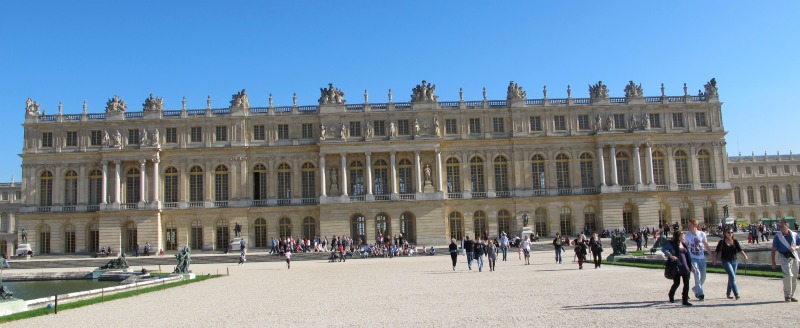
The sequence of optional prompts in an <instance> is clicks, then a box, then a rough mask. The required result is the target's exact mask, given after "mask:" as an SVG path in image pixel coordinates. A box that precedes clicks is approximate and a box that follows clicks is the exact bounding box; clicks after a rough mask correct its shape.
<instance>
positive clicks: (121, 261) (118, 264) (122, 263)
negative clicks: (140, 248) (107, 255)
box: [100, 252, 128, 269]
mask: <svg viewBox="0 0 800 328" xmlns="http://www.w3.org/2000/svg"><path fill="white" fill-rule="evenodd" d="M127 268H128V261H127V260H125V252H119V257H118V258H116V259H113V260H111V261H108V263H106V264H105V265H104V266H101V267H100V269H127Z"/></svg>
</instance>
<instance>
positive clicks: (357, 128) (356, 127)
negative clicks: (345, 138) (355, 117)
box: [350, 121, 361, 137]
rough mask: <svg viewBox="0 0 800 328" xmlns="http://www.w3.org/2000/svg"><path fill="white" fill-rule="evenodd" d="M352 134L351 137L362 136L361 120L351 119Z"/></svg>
mask: <svg viewBox="0 0 800 328" xmlns="http://www.w3.org/2000/svg"><path fill="white" fill-rule="evenodd" d="M350 136H351V137H360V136H361V122H356V121H350Z"/></svg>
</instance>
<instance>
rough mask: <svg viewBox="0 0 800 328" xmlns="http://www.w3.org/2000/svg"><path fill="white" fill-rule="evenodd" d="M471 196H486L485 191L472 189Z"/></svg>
mask: <svg viewBox="0 0 800 328" xmlns="http://www.w3.org/2000/svg"><path fill="white" fill-rule="evenodd" d="M472 198H486V192H483V191H473V192H472Z"/></svg>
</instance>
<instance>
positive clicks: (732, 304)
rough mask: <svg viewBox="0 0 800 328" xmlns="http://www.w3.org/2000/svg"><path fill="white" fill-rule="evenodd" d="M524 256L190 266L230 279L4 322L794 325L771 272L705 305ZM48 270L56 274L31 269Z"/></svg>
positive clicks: (543, 256)
mask: <svg viewBox="0 0 800 328" xmlns="http://www.w3.org/2000/svg"><path fill="white" fill-rule="evenodd" d="M551 254H552V253H551V252H534V254H533V265H530V266H525V265H523V264H522V261H520V260H518V259H517V257H516V256H517V255H516V253H514V254H513V255H512V256H511V258H510V259H509V261H507V262H499V263H498V269H497V271H495V272H488V268H486V269H487V270H485V271H484V272H480V273H479V272H477V268H473V270H472V271H468V270H467V267H466V265H465V258H464V257H460V258H459V260H460V262H459V264H458V266H457V268H456V271H455V272H454V271H452V269H451V267H450V263H449V261H450V259H449V257H447V256H434V257H427V256H418V257H412V258H395V259H382V258H381V259H369V260H352V261H348V262H345V263H327V262H324V261H319V260H315V261H295V262H293V263H292V268H291V270H287V269H286V265H285V263H280V262H261V263H247V264H246V265H244V266H241V267H239V266H237V265H235V264H229V263H217V264H201V265H194V266H192V267H191V268H192V270H193V271H194V272H196V273H208V272H211V273H215V272H217V271H219V272H225V271H226V269H230V273H231V275H230V276H228V277H222V278H218V279H212V280H211V281H207V282H201V283H197V284H191V285H188V286H183V287H178V288H172V289H167V290H165V291H160V292H155V293H149V294H145V295H139V296H136V297H131V298H126V299H122V300H116V301H111V302H105V303H101V304H97V305H93V306H90V307H84V308H80V309H75V310H68V311H62V312H61V313H59V314H58V315H49V316H44V317H38V318H33V319H27V320H22V321H17V322H12V323H9V324H7V326H9V327H70V326H72V327H105V326H108V325H114V326H147V327H176V326H178V327H194V326H196V327H221V326H239V327H252V326H256V325H262V324H270V325H271V326H278V327H305V326H312V325H313V326H314V327H321V326H338V327H341V326H348V327H381V326H389V327H396V326H407V327H455V326H459V327H464V326H474V325H476V324H484V325H487V326H492V327H498V326H508V325H514V326H523V325H524V326H531V327H553V326H556V325H559V326H566V325H574V324H580V325H582V326H596V327H608V326H640V325H646V326H648V327H652V326H668V325H670V326H674V325H676V324H680V323H681V322H686V321H687V320H692V321H693V322H696V324H697V325H698V326H721V325H723V324H724V325H726V326H734V327H735V326H745V325H750V326H752V323H748V320H749V319H751V318H763V319H764V320H765V321H761V322H770V325H774V324H777V323H795V322H796V317H797V316H796V313H797V312H798V311H799V310H800V303H784V302H782V300H783V295H782V291H781V281H780V279H769V278H755V277H744V276H741V277H739V287H740V294H741V296H742V299H741V300H739V301H733V300H728V299H726V298H725V286H726V276H724V275H719V274H710V275H709V277H708V281H707V282H706V300H705V301H704V302H699V301H693V302H694V304H695V306H693V307H682V306H681V305H680V304H679V303H676V304H670V303H669V302H667V290H668V288H669V285H670V284H671V281H668V280H666V279H664V278H663V277H662V272H661V271H660V270H652V269H638V268H629V267H621V266H612V265H605V266H603V267H602V268H601V269H597V270H595V269H593V268H592V265H591V264H587V265H586V268H585V269H584V270H578V266H577V264H574V263H571V262H570V263H564V264H562V265H558V264H554V263H553V260H552V257H551ZM41 270H59V269H38V270H37V271H41Z"/></svg>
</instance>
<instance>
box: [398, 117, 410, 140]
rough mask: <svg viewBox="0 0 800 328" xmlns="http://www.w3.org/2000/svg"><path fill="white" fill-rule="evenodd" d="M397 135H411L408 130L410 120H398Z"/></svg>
mask: <svg viewBox="0 0 800 328" xmlns="http://www.w3.org/2000/svg"><path fill="white" fill-rule="evenodd" d="M397 134H398V135H401V136H407V135H410V134H411V131H410V130H409V129H408V120H397Z"/></svg>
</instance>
